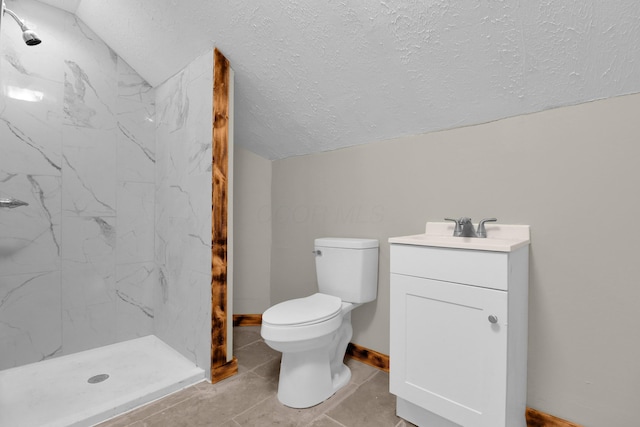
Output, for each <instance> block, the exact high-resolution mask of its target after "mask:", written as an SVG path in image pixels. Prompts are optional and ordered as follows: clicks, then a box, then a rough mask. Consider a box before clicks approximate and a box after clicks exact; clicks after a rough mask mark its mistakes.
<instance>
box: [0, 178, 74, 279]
mask: <svg viewBox="0 0 640 427" xmlns="http://www.w3.org/2000/svg"><path fill="white" fill-rule="evenodd" d="M60 189H61V183H60V177H59V176H38V175H24V174H8V173H4V172H1V171H0V195H1V196H7V197H13V198H17V199H19V200H22V201H24V202H26V203H28V206H21V207H18V208H14V209H3V210H2V214H1V215H0V236H2V238H1V239H0V275H11V274H20V273H30V272H42V271H52V270H59V269H60V255H61V244H62V242H61V230H60V226H61V213H60V204H61V201H60V200H61V195H60Z"/></svg>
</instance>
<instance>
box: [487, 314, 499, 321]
mask: <svg viewBox="0 0 640 427" xmlns="http://www.w3.org/2000/svg"><path fill="white" fill-rule="evenodd" d="M489 322H491V323H498V316H494V315H493V314H492V315H491V316H489Z"/></svg>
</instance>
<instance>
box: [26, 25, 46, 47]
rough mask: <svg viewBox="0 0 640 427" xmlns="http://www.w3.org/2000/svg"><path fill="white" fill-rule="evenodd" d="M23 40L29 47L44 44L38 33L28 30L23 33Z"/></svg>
mask: <svg viewBox="0 0 640 427" xmlns="http://www.w3.org/2000/svg"><path fill="white" fill-rule="evenodd" d="M22 39H23V40H24V42H25V43H26V44H27V45H28V46H35V45H37V44H40V43H42V40H40V37H38V35H37V34H36V32H35V31H33V30H30V29H28V28H27V29H26V30H23V31H22Z"/></svg>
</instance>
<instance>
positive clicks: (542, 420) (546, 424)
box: [527, 408, 582, 427]
mask: <svg viewBox="0 0 640 427" xmlns="http://www.w3.org/2000/svg"><path fill="white" fill-rule="evenodd" d="M527 427H582V426H581V425H580V424H575V423H572V422H570V421H567V420H563V419H562V418H558V417H554V416H553V415H549V414H545V413H544V412H540V411H538V410H536V409H533V408H527Z"/></svg>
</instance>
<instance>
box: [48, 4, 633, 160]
mask: <svg viewBox="0 0 640 427" xmlns="http://www.w3.org/2000/svg"><path fill="white" fill-rule="evenodd" d="M45 2H46V3H48V4H53V5H58V6H59V7H63V8H65V9H66V10H70V11H74V10H75V12H76V14H77V15H78V16H79V17H80V18H81V19H82V20H83V21H84V22H85V23H86V24H88V25H89V26H90V27H91V28H92V29H93V30H94V31H95V32H96V33H97V34H98V35H100V36H101V37H102V38H103V39H104V40H105V41H106V42H107V43H108V44H109V45H110V46H111V47H112V48H113V49H114V50H115V51H116V52H117V53H118V54H119V55H120V56H122V57H123V58H124V59H125V60H126V61H127V62H129V64H130V65H131V66H132V67H133V68H135V69H136V70H137V71H138V72H139V73H140V74H141V75H142V76H143V77H144V78H146V79H147V81H149V83H151V84H152V85H157V84H159V83H161V82H162V81H164V80H165V79H167V78H168V77H170V76H171V75H173V74H175V73H176V72H178V71H179V70H180V69H181V68H182V67H184V66H185V65H186V64H187V63H189V62H190V61H191V60H192V59H193V58H195V57H196V56H197V55H199V54H201V53H203V52H204V51H205V50H207V49H211V48H212V47H213V46H214V45H215V46H217V47H218V48H219V49H220V50H221V51H222V52H223V53H224V54H225V55H226V56H227V58H229V60H230V61H231V66H232V67H233V68H234V70H235V72H236V74H235V76H236V107H235V108H236V109H235V111H236V128H235V132H236V133H235V135H236V143H238V144H240V145H241V146H243V147H245V148H247V149H250V150H251V151H254V152H255V153H257V154H259V155H262V156H264V157H267V158H270V159H277V158H284V157H288V156H293V155H301V154H307V153H312V152H317V151H325V150H331V149H336V148H340V147H345V146H350V145H356V144H362V143H367V142H372V141H378V140H382V139H388V138H393V137H397V136H401V135H410V134H419V133H424V132H428V131H432V130H439V129H446V128H452V127H457V126H463V125H470V124H476V123H482V122H487V121H491V120H496V119H500V118H503V117H508V116H514V115H518V114H523V113H529V112H534V111H540V110H544V109H547V108H552V107H557V106H563V105H570V104H577V103H581V102H585V101H590V100H593V99H599V98H607V97H611V96H617V95H621V94H627V93H636V92H640V1H638V0H616V1H600V0H537V1H527V0H502V1H500V0H483V1H478V0H423V1H420V0H414V1H407V0H404V1H391V0H388V1H371V0H355V1H347V0H339V1H331V0H329V1H314V0H307V1H303V0H289V1H285V0H281V1H255V0H235V1H220V0H189V1H186V0H183V1H177V0H109V1H104V0H47V1H45Z"/></svg>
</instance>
